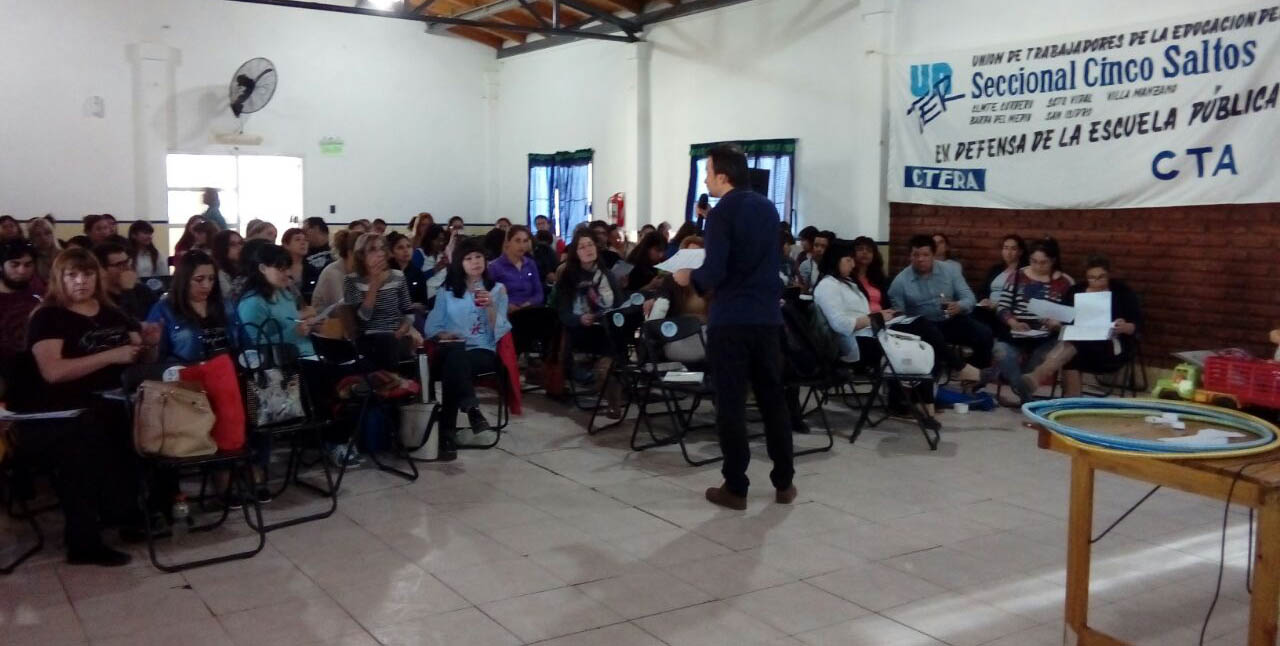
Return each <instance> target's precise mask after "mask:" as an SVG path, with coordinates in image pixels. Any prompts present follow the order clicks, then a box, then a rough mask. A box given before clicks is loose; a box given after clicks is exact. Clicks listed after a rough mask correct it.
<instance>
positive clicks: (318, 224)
mask: <svg viewBox="0 0 1280 646" xmlns="http://www.w3.org/2000/svg"><path fill="white" fill-rule="evenodd" d="M302 228H304V229H313V230H315V231H319V232H320V233H328V232H329V225H328V224H327V223H325V221H324V218H322V217H319V216H315V217H310V218H307V219H306V220H304V221H303V222H302Z"/></svg>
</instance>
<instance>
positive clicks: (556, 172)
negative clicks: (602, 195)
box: [551, 162, 591, 236]
mask: <svg viewBox="0 0 1280 646" xmlns="http://www.w3.org/2000/svg"><path fill="white" fill-rule="evenodd" d="M551 183H552V184H553V185H554V186H555V187H556V189H557V191H558V196H559V198H560V204H559V206H560V223H559V224H560V227H561V228H560V230H561V231H562V232H563V235H565V236H568V235H569V234H570V233H572V232H573V229H574V227H576V226H578V225H579V224H581V223H583V222H586V221H587V220H588V219H589V218H590V216H591V162H586V163H574V164H572V165H562V166H556V167H555V168H553V169H552V180H551Z"/></svg>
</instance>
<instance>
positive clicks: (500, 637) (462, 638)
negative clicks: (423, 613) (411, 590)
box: [372, 608, 521, 646]
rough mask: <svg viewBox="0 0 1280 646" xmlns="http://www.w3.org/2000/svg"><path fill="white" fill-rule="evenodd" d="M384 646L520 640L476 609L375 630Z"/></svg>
mask: <svg viewBox="0 0 1280 646" xmlns="http://www.w3.org/2000/svg"><path fill="white" fill-rule="evenodd" d="M372 632H373V634H374V636H375V637H377V638H378V641H379V642H381V643H382V644H385V646H457V645H459V644H467V646H517V645H518V644H520V643H521V642H520V640H519V639H518V638H516V636H515V635H512V634H511V632H510V631H508V630H507V629H505V628H503V627H502V626H501V625H499V624H498V623H497V622H495V621H494V620H492V619H490V618H489V617H488V616H486V615H485V614H484V613H482V612H480V611H479V610H476V609H475V608H464V609H462V610H455V611H453V612H448V613H445V614H440V615H433V616H431V617H421V618H417V619H413V620H411V621H407V622H404V623H400V624H395V625H391V626H381V627H376V628H373V629H372Z"/></svg>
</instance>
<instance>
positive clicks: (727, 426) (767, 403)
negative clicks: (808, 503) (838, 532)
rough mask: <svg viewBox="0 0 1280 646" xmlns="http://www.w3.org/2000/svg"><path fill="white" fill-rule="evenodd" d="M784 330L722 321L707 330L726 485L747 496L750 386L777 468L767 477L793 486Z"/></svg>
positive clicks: (777, 484)
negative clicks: (785, 387)
mask: <svg viewBox="0 0 1280 646" xmlns="http://www.w3.org/2000/svg"><path fill="white" fill-rule="evenodd" d="M781 333H782V330H781V329H780V328H779V327H778V326H773V325H724V326H715V327H712V328H710V329H709V330H708V331H707V336H708V342H709V343H708V347H707V355H708V359H710V363H711V380H712V386H713V387H714V388H715V391H716V427H717V430H718V431H719V433H720V451H721V452H722V453H723V454H724V466H723V468H721V473H723V474H724V481H725V488H727V489H728V490H729V491H730V492H731V493H733V494H734V495H737V496H746V495H747V488H748V486H749V485H750V481H749V480H747V463H748V462H750V461H751V447H750V446H749V445H748V444H747V419H746V413H747V385H748V384H750V385H751V388H752V390H753V391H754V392H755V396H756V405H757V406H759V408H760V413H761V414H762V415H763V416H764V428H765V438H766V446H767V447H768V451H769V459H770V460H773V471H772V472H771V473H770V474H769V479H770V480H772V481H773V486H774V487H775V488H777V489H786V488H788V487H790V486H791V479H792V477H793V476H795V467H794V465H793V464H792V447H791V425H790V423H789V421H788V413H787V404H786V399H785V397H784V396H783V390H782V348H781V343H780V341H779V337H780V336H781Z"/></svg>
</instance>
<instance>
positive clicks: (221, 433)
mask: <svg viewBox="0 0 1280 646" xmlns="http://www.w3.org/2000/svg"><path fill="white" fill-rule="evenodd" d="M178 374H179V377H178V378H179V379H181V380H182V381H196V382H199V383H200V384H202V385H203V386H204V392H205V394H206V395H208V396H209V404H210V405H211V406H212V407H213V412H214V418H215V421H214V424H213V442H214V444H217V445H218V450H219V451H234V450H236V449H239V448H241V447H243V446H244V424H245V417H244V400H243V399H241V396H240V380H239V379H237V378H236V367H235V365H233V364H232V363H231V357H230V356H229V355H226V354H221V355H218V356H216V357H214V358H212V359H210V360H208V361H206V362H204V363H198V364H196V365H194V366H188V367H186V368H183V369H182V370H181V371H180V372H179V373H178Z"/></svg>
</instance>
